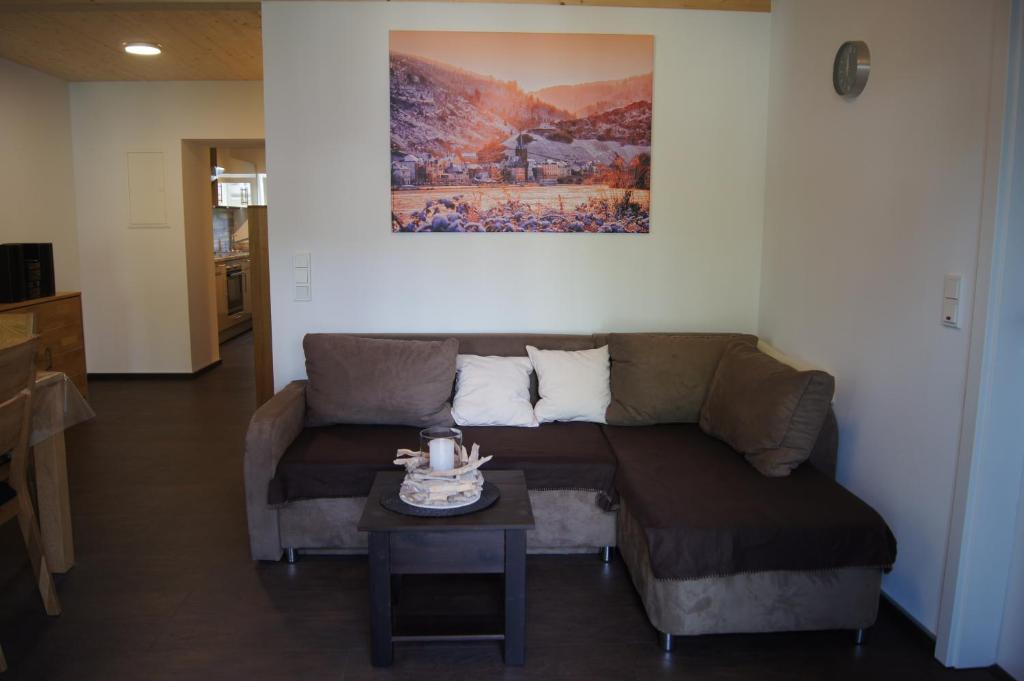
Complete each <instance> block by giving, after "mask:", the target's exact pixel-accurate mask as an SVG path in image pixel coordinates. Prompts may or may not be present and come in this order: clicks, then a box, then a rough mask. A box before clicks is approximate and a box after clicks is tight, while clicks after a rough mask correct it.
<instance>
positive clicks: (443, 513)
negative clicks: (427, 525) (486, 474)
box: [380, 480, 501, 518]
mask: <svg viewBox="0 0 1024 681" xmlns="http://www.w3.org/2000/svg"><path fill="white" fill-rule="evenodd" d="M500 496H501V490H499V489H498V488H497V487H496V486H495V485H492V484H491V483H489V482H487V481H486V480H485V481H484V488H483V489H482V490H481V491H480V498H479V499H477V500H476V501H474V502H473V503H472V504H469V505H467V506H460V507H458V508H420V507H419V506H413V505H412V504H407V503H405V502H404V501H402V499H401V497H399V496H398V490H397V489H396V490H395V491H393V492H388V493H387V494H385V495H383V496H382V497H381V498H380V505H381V506H383V507H384V508H386V509H388V510H389V511H394V512H395V513H401V514H402V515H414V516H418V517H420V518H450V517H452V516H456V515H466V514H468V513H476V512H477V511H482V510H484V509H485V508H488V507H490V506H493V505H494V502H496V501H497V500H498V497H500Z"/></svg>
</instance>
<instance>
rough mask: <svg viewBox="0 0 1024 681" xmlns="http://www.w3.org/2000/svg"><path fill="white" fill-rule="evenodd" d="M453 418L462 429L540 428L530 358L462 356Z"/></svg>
mask: <svg viewBox="0 0 1024 681" xmlns="http://www.w3.org/2000/svg"><path fill="white" fill-rule="evenodd" d="M455 369H456V371H457V372H458V373H457V374H456V378H455V401H454V402H453V403H452V417H453V418H454V419H455V423H457V424H458V425H460V426H526V427H530V428H533V427H536V426H537V425H538V424H537V417H536V416H534V414H533V404H532V403H531V402H530V374H531V373H533V363H532V362H530V360H529V359H528V358H526V357H481V356H479V355H459V356H458V357H457V358H456V359H455Z"/></svg>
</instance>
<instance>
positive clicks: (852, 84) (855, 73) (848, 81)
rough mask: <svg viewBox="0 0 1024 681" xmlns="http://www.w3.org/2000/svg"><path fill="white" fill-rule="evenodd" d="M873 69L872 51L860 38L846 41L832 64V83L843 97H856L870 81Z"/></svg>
mask: <svg viewBox="0 0 1024 681" xmlns="http://www.w3.org/2000/svg"><path fill="white" fill-rule="evenodd" d="M870 71H871V53H870V52H869V51H868V46H867V44H866V43H864V42H862V41H860V40H853V41H850V42H845V43H843V44H842V46H841V47H840V48H839V51H838V52H836V59H835V62H833V64H832V85H833V87H835V89H836V92H837V93H839V94H840V95H842V96H843V97H850V98H853V97H856V96H857V95H859V94H860V93H861V92H862V91H863V90H864V86H865V85H867V82H868V74H869V73H870Z"/></svg>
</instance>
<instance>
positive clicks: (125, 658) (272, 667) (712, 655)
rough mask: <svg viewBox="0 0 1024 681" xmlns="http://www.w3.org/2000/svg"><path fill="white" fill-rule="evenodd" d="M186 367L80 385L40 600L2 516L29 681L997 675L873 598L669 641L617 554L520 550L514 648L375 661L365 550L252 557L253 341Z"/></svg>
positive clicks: (17, 648)
mask: <svg viewBox="0 0 1024 681" xmlns="http://www.w3.org/2000/svg"><path fill="white" fill-rule="evenodd" d="M222 351H223V356H224V363H223V365H222V366H220V367H219V368H217V369H214V370H212V371H210V372H208V373H206V374H204V375H202V376H200V377H199V378H197V379H195V380H108V381H102V382H101V381H96V382H94V383H93V384H92V386H91V390H92V401H93V405H94V407H95V409H96V411H97V413H98V415H99V416H98V418H97V419H96V420H95V421H94V422H91V423H89V424H87V425H83V426H80V427H78V428H77V429H76V430H74V431H73V432H71V433H69V436H68V449H69V459H70V471H71V473H70V475H71V497H72V508H73V512H74V525H75V536H76V548H77V552H78V555H77V561H78V562H77V566H76V567H75V568H74V569H73V570H72V571H71V572H70V573H69V574H67V575H66V576H63V577H60V578H59V580H58V582H57V584H58V590H59V593H60V598H61V601H62V603H63V606H64V614H63V615H62V616H61V617H59V618H55V619H50V618H47V617H46V616H45V615H44V614H43V610H42V606H41V604H40V601H39V598H38V596H37V594H36V593H35V591H34V589H33V582H32V578H31V575H30V571H29V569H28V564H27V559H26V557H25V553H24V550H23V549H22V547H21V543H20V536H19V535H18V533H17V529H16V525H15V523H8V524H7V525H6V526H4V527H0V642H2V644H3V646H4V649H5V650H6V652H7V656H8V661H9V662H10V664H11V671H10V672H9V673H8V674H7V675H5V676H3V677H2V678H4V679H7V678H23V679H48V680H53V681H57V680H59V679H76V680H78V681H85V680H87V679H104V680H105V681H114V680H118V679H140V680H142V679H145V680H147V681H148V680H152V681H157V680H162V679H188V680H197V679H225V680H226V679H247V680H250V681H258V680H261V679H347V680H352V681H355V680H356V679H367V678H381V679H399V678H402V679H417V680H418V681H428V680H431V679H467V680H469V679H473V680H478V679H493V678H515V679H523V678H529V679H588V680H598V679H659V678H678V679H769V680H770V679H793V678H805V679H812V678H813V679H947V678H949V679H954V678H955V679H965V680H967V679H977V680H981V679H991V678H995V677H994V676H993V675H992V674H990V673H989V672H987V671H972V672H950V671H947V670H944V669H942V668H941V667H940V666H939V665H938V663H936V662H934V661H933V660H932V658H931V653H930V651H929V650H928V649H927V646H925V645H924V644H923V643H922V641H921V639H920V637H919V635H918V634H917V633H916V632H915V631H913V630H912V629H911V628H910V627H909V625H907V624H906V623H905V621H904V620H902V619H901V618H900V617H899V616H898V615H896V614H895V613H894V612H893V611H892V609H891V608H886V607H883V609H882V614H881V617H880V620H879V623H878V625H877V626H876V627H875V629H874V630H873V631H872V636H871V640H870V643H869V645H867V646H866V647H864V648H861V649H856V648H854V647H853V646H852V645H850V638H849V635H848V634H847V633H844V632H830V633H821V634H792V635H789V634H787V635H761V636H718V637H704V638H697V639H691V640H686V641H681V642H680V644H679V648H678V650H677V652H675V653H673V654H671V655H665V654H662V653H661V652H660V651H659V650H658V649H657V647H656V646H655V643H654V631H653V630H652V629H651V627H650V625H649V624H648V623H647V620H646V619H645V617H644V614H643V611H642V609H641V606H640V603H639V601H638V599H637V597H636V594H635V593H634V591H633V587H632V585H631V583H630V581H629V577H628V575H627V574H626V571H625V569H624V567H623V565H622V563H621V562H618V561H616V562H614V563H613V564H611V565H609V566H605V565H602V564H601V563H600V562H599V561H597V559H596V558H595V557H590V556H574V557H564V556H563V557H531V558H530V559H529V561H528V568H527V569H528V585H529V595H528V598H529V604H528V607H529V611H528V634H527V646H528V647H527V665H526V667H524V668H520V669H515V668H505V667H504V666H503V665H502V662H501V655H500V651H499V648H498V646H497V645H496V644H465V645H459V646H447V647H435V646H422V645H421V646H400V647H398V648H397V649H396V656H395V666H394V667H393V668H391V669H387V670H375V669H373V668H372V667H371V666H370V664H369V651H368V640H369V632H368V626H367V601H368V597H367V594H366V591H367V575H366V564H365V559H363V558H360V557H345V558H323V559H318V558H304V559H302V560H300V562H299V563H298V564H296V565H294V566H288V565H286V564H273V565H271V564H254V563H252V562H251V561H250V560H249V557H248V550H247V546H246V529H245V511H244V505H243V496H242V476H241V471H242V442H243V434H244V431H245V426H246V423H247V421H248V418H249V415H250V413H251V411H252V405H253V388H252V372H251V352H252V349H251V340H250V339H249V337H248V336H243V337H241V338H239V339H236V340H234V341H232V342H230V343H229V344H227V345H225V346H224V347H223V348H222Z"/></svg>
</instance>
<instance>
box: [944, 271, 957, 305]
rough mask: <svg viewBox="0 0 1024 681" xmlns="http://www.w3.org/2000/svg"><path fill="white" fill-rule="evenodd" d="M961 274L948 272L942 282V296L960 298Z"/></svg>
mask: <svg viewBox="0 0 1024 681" xmlns="http://www.w3.org/2000/svg"><path fill="white" fill-rule="evenodd" d="M960 279H961V277H960V275H959V274H947V275H946V279H945V281H944V282H943V284H942V297H943V298H950V299H952V300H960Z"/></svg>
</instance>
